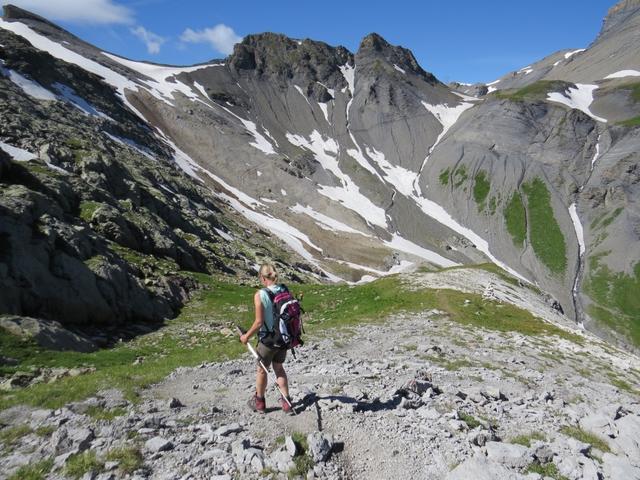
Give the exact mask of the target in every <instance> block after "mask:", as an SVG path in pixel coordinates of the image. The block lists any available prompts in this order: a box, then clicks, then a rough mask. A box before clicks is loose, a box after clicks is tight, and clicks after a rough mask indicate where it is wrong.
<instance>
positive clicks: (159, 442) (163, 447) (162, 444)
mask: <svg viewBox="0 0 640 480" xmlns="http://www.w3.org/2000/svg"><path fill="white" fill-rule="evenodd" d="M144 446H145V448H146V449H147V450H149V451H150V452H154V453H157V452H164V451H167V450H171V449H173V443H172V442H171V440H167V439H166V438H162V437H153V438H151V439H149V440H147V441H146V442H145V444H144Z"/></svg>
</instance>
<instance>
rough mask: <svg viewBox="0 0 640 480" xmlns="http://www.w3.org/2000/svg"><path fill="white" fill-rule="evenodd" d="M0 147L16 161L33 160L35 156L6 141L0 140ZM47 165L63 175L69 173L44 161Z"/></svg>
mask: <svg viewBox="0 0 640 480" xmlns="http://www.w3.org/2000/svg"><path fill="white" fill-rule="evenodd" d="M0 149H2V150H4V151H5V152H6V153H8V154H9V156H10V157H11V158H13V159H14V160H15V161H16V162H28V161H30V160H35V159H36V158H38V157H37V155H35V154H33V153H31V152H29V151H27V150H23V149H22V148H18V147H14V146H13V145H9V144H8V143H5V142H0ZM44 163H45V164H46V165H47V167H49V168H50V169H51V170H55V171H56V172H60V173H63V174H65V175H69V172H67V171H66V170H65V169H63V168H60V167H58V166H57V165H53V164H52V163H49V162H46V161H45V162H44Z"/></svg>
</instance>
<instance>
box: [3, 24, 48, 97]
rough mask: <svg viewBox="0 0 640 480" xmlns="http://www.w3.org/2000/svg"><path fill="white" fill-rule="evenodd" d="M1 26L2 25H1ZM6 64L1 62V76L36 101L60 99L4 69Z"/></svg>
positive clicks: (34, 83) (15, 73)
mask: <svg viewBox="0 0 640 480" xmlns="http://www.w3.org/2000/svg"><path fill="white" fill-rule="evenodd" d="M0 25H1V24H0ZM2 63H4V62H3V61H2V60H0V74H1V75H3V76H5V77H7V78H9V80H11V81H12V82H13V83H14V84H16V85H17V86H18V87H20V88H21V89H22V91H23V92H24V93H26V94H27V95H29V96H30V97H32V98H35V99H36V100H46V101H55V100H57V99H58V97H56V96H55V95H54V94H53V93H52V92H50V91H49V90H47V89H46V88H44V87H43V86H42V85H40V84H39V83H38V82H35V81H33V80H31V79H29V78H27V77H25V76H23V75H20V74H19V73H18V72H16V71H14V70H10V69H8V68H4V67H3V66H2Z"/></svg>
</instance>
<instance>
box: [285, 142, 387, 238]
mask: <svg viewBox="0 0 640 480" xmlns="http://www.w3.org/2000/svg"><path fill="white" fill-rule="evenodd" d="M286 137H287V140H289V142H290V143H291V144H292V145H295V146H297V147H301V148H305V149H307V150H309V151H311V152H312V153H313V154H314V157H315V159H316V160H317V161H318V163H320V165H321V166H322V168H324V169H325V170H327V171H329V172H331V173H332V174H333V175H334V176H335V177H336V178H337V179H338V180H339V181H340V183H341V184H342V185H341V186H339V187H330V186H325V185H320V188H319V189H318V192H319V193H320V194H321V195H324V196H326V197H329V198H331V199H332V200H335V201H337V202H339V203H341V204H342V205H343V206H344V207H346V208H348V209H350V210H353V211H354V212H356V213H357V214H358V215H360V216H361V217H362V218H364V219H365V220H366V221H367V222H369V223H371V224H373V225H378V226H380V227H382V228H387V217H386V214H385V211H384V209H382V208H380V207H378V206H376V205H375V204H374V203H373V202H372V201H371V200H369V198H368V197H366V196H365V195H363V194H362V193H361V192H360V188H359V187H358V186H357V185H356V184H355V183H354V182H353V180H351V178H350V177H349V176H348V175H346V174H345V173H343V172H342V170H340V166H339V165H338V159H337V155H338V144H337V142H336V141H335V140H333V139H332V138H327V139H324V138H323V137H322V135H321V134H320V132H318V131H317V130H314V131H313V132H312V133H311V136H310V137H309V139H308V140H307V139H306V138H304V137H303V136H301V135H294V134H291V133H287V134H286Z"/></svg>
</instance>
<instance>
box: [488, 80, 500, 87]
mask: <svg viewBox="0 0 640 480" xmlns="http://www.w3.org/2000/svg"><path fill="white" fill-rule="evenodd" d="M500 81H501V80H500V79H498V80H494V81H493V82H490V83H485V85H486V86H487V87H490V86H492V85H495V84H497V83H500Z"/></svg>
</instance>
